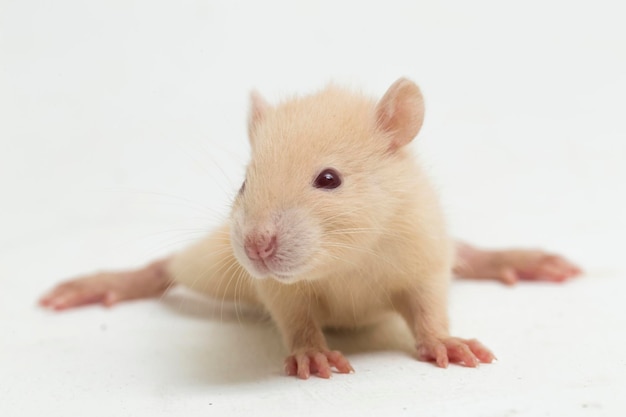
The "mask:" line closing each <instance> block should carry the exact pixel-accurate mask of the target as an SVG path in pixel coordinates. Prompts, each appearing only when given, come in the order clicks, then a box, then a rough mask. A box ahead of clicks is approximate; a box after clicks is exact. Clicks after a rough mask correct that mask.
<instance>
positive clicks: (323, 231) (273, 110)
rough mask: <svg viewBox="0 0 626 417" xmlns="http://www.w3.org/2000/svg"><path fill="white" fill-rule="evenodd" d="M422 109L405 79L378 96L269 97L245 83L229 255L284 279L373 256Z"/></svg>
mask: <svg viewBox="0 0 626 417" xmlns="http://www.w3.org/2000/svg"><path fill="white" fill-rule="evenodd" d="M423 116H424V105H423V99H422V95H421V93H420V90H419V89H418V87H417V86H416V85H415V84H414V83H412V82H411V81H409V80H406V79H400V80H398V81H396V82H395V83H394V84H393V85H392V86H391V87H390V88H389V90H388V91H387V93H386V94H385V95H384V96H383V98H382V99H381V100H380V101H379V102H378V103H376V102H374V101H372V100H370V99H367V98H364V97H363V96H361V95H358V94H354V93H351V92H348V91H344V90H341V89H338V88H335V87H329V88H327V89H325V90H323V91H322V92H320V93H318V94H315V95H312V96H308V97H303V98H297V99H293V100H290V101H286V102H284V103H282V104H279V105H277V106H275V107H274V106H270V105H269V104H267V103H266V102H265V101H264V100H263V99H262V98H261V97H260V96H259V95H258V94H256V93H253V94H252V104H251V111H250V120H249V129H248V130H249V137H250V143H251V148H252V159H251V162H250V164H249V165H248V168H247V172H246V179H245V181H244V182H243V185H242V186H241V189H240V191H239V194H238V196H237V197H236V199H235V202H234V204H233V209H232V214H231V217H232V219H231V220H232V222H231V223H232V227H231V241H232V245H233V248H234V253H235V255H236V257H237V259H238V260H239V262H240V263H241V264H242V265H243V266H244V267H245V268H246V269H247V270H248V272H249V273H250V274H251V275H252V276H254V277H256V278H264V277H270V276H271V277H274V278H276V279H278V280H280V281H282V282H287V283H288V282H295V281H298V280H301V279H316V278H319V277H321V276H324V275H327V273H328V271H329V270H340V269H341V268H344V267H354V265H358V263H359V259H361V258H362V257H364V256H376V254H375V253H373V252H374V251H373V250H372V248H373V246H374V245H375V244H376V242H377V241H378V239H380V238H381V236H383V235H384V234H385V233H389V231H388V230H386V226H387V223H388V221H389V218H390V216H393V215H394V211H396V209H397V207H398V206H399V205H402V201H401V196H402V193H405V192H410V190H406V189H405V188H406V185H405V183H404V182H403V180H402V176H403V171H406V169H405V168H406V166H407V164H409V166H411V165H410V164H411V163H410V162H408V159H407V155H406V152H405V150H404V149H403V148H404V146H405V145H407V144H408V143H409V142H410V141H411V140H412V139H413V138H414V137H415V135H416V134H417V132H418V131H419V129H420V127H421V125H422V121H423ZM409 175H410V174H409ZM399 197H400V198H399Z"/></svg>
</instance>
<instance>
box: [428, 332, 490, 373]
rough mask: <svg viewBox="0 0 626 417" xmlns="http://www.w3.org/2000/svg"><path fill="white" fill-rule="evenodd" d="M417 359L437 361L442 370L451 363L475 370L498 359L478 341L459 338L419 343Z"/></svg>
mask: <svg viewBox="0 0 626 417" xmlns="http://www.w3.org/2000/svg"><path fill="white" fill-rule="evenodd" d="M417 357H418V359H419V360H421V361H435V362H436V363H437V365H438V366H439V367H441V368H447V367H448V363H449V362H453V363H463V364H464V365H465V366H469V367H471V368H475V367H476V366H478V364H479V363H480V362H483V363H491V362H493V360H494V359H495V358H496V357H495V356H494V354H493V353H491V351H490V350H489V349H487V348H486V347H485V346H483V345H482V343H480V342H479V341H478V340H476V339H470V340H466V339H460V338H458V337H448V338H444V339H429V340H426V341H424V342H422V343H419V344H418V345H417Z"/></svg>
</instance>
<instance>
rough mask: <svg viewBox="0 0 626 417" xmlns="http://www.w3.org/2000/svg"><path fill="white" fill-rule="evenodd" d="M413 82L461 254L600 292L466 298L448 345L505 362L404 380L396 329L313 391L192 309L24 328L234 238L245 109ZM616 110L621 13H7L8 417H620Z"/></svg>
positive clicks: (622, 89)
mask: <svg viewBox="0 0 626 417" xmlns="http://www.w3.org/2000/svg"><path fill="white" fill-rule="evenodd" d="M400 76H407V77H409V78H411V79H413V80H415V81H416V82H418V83H419V84H420V86H421V87H422V90H423V92H424V94H425V96H426V103H427V115H426V123H425V125H424V128H423V131H422V132H421V134H420V135H419V136H418V139H417V140H416V143H415V150H416V152H417V153H419V154H420V159H422V160H423V161H424V163H425V164H426V166H427V167H428V169H429V171H430V172H431V174H432V176H433V177H434V179H435V182H436V183H437V184H438V187H439V188H440V190H441V194H442V199H443V201H444V204H445V207H446V211H447V213H448V215H449V219H450V224H451V227H452V230H453V232H454V234H455V235H456V236H459V237H461V238H463V239H465V240H468V241H471V242H474V243H477V244H480V245H484V246H503V245H506V246H513V245H515V246H519V245H522V246H540V247H545V248H548V249H551V250H556V251H559V252H562V253H565V254H567V255H568V256H569V257H570V258H572V259H574V260H576V261H577V262H579V263H580V264H581V265H582V266H583V267H584V268H585V270H586V271H587V274H586V275H585V276H584V277H582V278H580V279H577V280H576V281H574V282H571V283H568V284H566V285H546V284H543V285H542V284H526V285H519V286H517V287H516V288H514V289H510V288H504V287H502V286H500V285H498V284H496V283H476V282H457V283H456V284H455V286H454V287H453V289H452V294H451V303H452V305H451V317H452V323H453V330H454V333H455V334H458V335H461V336H475V337H479V338H480V339H481V340H483V341H484V342H485V343H486V344H487V345H489V346H490V347H492V348H493V350H494V351H495V353H496V354H497V355H498V357H499V359H500V361H499V362H498V363H497V364H495V365H489V366H482V367H481V368H480V369H478V370H473V369H464V368H460V367H451V368H450V369H448V370H445V371H443V370H440V369H436V368H435V367H433V366H431V365H428V364H423V363H420V362H416V361H414V360H413V359H412V358H410V356H409V354H408V352H409V351H410V342H409V341H408V339H407V335H406V333H405V332H404V330H405V329H403V328H402V327H401V326H400V325H399V324H398V323H396V322H394V323H390V324H387V325H386V326H384V327H381V328H377V329H370V330H367V331H363V332H360V333H357V334H351V335H347V336H346V335H343V336H342V335H334V336H332V337H331V343H332V344H333V345H334V346H335V347H338V348H341V349H343V350H344V351H346V352H347V353H348V354H349V358H350V359H351V361H352V364H353V365H354V367H355V368H356V370H357V372H356V373H355V374H354V375H348V376H339V375H337V376H335V377H334V378H333V379H332V380H331V381H322V380H316V379H312V380H309V381H305V382H303V381H296V380H294V379H291V378H286V377H283V376H281V374H280V370H281V364H282V358H283V356H284V355H285V354H286V352H285V351H284V350H283V348H282V346H281V344H280V340H279V338H278V336H277V333H276V331H275V330H274V329H273V328H272V327H271V325H268V324H263V323H253V322H250V320H247V319H245V318H241V317H236V316H235V317H230V318H229V317H228V316H229V315H228V314H226V313H224V314H222V309H221V305H218V306H211V305H208V304H204V303H202V302H200V301H198V300H192V299H189V298H188V296H187V295H185V294H180V293H178V294H172V295H170V296H168V297H166V298H165V299H164V300H163V301H161V302H158V301H154V302H151V301H147V302H137V303H130V304H127V305H122V306H118V307H116V308H114V309H113V310H110V311H108V310H105V309H102V308H99V307H94V308H87V309H83V310H78V311H75V312H68V313H63V314H54V313H49V312H45V311H42V310H40V309H38V308H37V307H36V306H35V300H36V299H37V297H38V296H39V295H40V294H41V293H42V292H43V291H45V290H46V289H48V288H49V287H50V286H52V285H53V284H54V283H55V282H58V281H59V280H61V279H63V278H67V277H71V276H74V275H77V274H80V273H84V272H91V271H93V270H96V269H103V268H123V267H132V266H137V265H140V264H142V263H144V262H147V261H148V260H150V259H153V258H154V257H156V256H160V255H163V254H167V253H170V252H172V251H174V250H176V249H177V248H180V247H182V246H183V245H184V244H186V243H188V242H190V241H193V240H194V239H195V238H198V237H200V236H202V234H203V233H204V232H205V231H206V230H209V229H210V228H211V227H213V226H215V225H216V224H218V222H219V221H220V219H223V218H224V217H225V216H226V215H227V213H228V205H229V201H230V198H231V196H232V195H233V193H234V192H235V191H236V190H237V188H238V187H239V184H240V182H241V180H242V172H243V167H244V166H245V164H246V161H247V152H248V144H247V141H246V134H245V132H246V126H245V119H246V115H247V100H248V92H249V90H250V89H251V88H256V89H258V90H259V91H261V92H262V93H263V94H264V95H265V96H266V97H267V98H268V99H269V100H270V101H275V100H277V99H279V98H280V97H284V96H285V95H290V94H294V93H307V92H312V91H315V89H317V88H320V87H322V86H323V85H324V84H325V83H327V82H329V81H336V82H338V83H341V84H346V85H348V86H352V87H354V88H360V89H362V90H363V91H365V92H367V93H369V94H373V95H381V94H382V93H384V91H385V89H386V88H387V87H388V86H389V85H390V84H391V83H392V82H393V81H394V80H395V79H396V78H398V77H400ZM625 97H626V25H625V24H624V12H623V11H622V10H621V9H620V5H619V2H618V1H614V2H610V1H595V2H578V1H569V2H566V1H545V0H544V1H526V2H503V1H472V2H464V1H441V2H427V1H407V2H399V1H387V2H384V5H383V3H382V2H381V3H380V4H379V5H378V6H373V5H371V4H370V3H366V2H348V1H346V2H338V1H334V2H331V1H317V2H310V3H300V2H288V1H276V0H274V1H269V0H266V1H263V2H227V1H208V0H204V1H171V2H167V1H154V0H152V1H134V0H125V1H106V2H105V1H101V2H95V1H89V2H86V1H72V0H58V1H55V2H46V1H39V2H37V1H27V0H22V1H11V0H0V283H1V284H2V287H1V288H0V329H2V335H1V336H0V415H2V416H25V415H46V416H71V415H89V416H111V415H115V416H131V415H132V416H137V415H146V416H160V415H175V416H195V415H233V416H234V415H266V414H267V415H269V414H270V413H271V414H272V415H309V414H310V415H324V414H329V413H330V414H332V413H333V412H334V413H336V414H337V415H360V416H363V415H383V414H387V415H418V414H419V415H437V416H445V415H450V416H456V415H475V416H517V415H524V416H535V415H536V416H542V415H568V416H574V415H585V416H587V415H592V416H600V415H606V416H621V415H624V413H626V400H625V399H624V397H623V393H624V392H625V390H626V359H625V355H624V353H623V345H624V343H625V342H626V337H625V336H624V331H623V329H624V328H625V325H626V307H625V305H624V304H625V303H624V301H623V294H624V292H625V290H626V284H625V283H624V278H625V275H626V271H625V269H624V267H623V259H624V255H623V252H624V244H623V242H624V237H623V236H624V231H625V229H626V220H624V212H625V210H624V209H625V202H626V193H625V191H624V182H626V168H625V166H626V163H625V161H624V160H625V159H626V128H625V127H624V115H625V114H626V104H625V103H626V100H625Z"/></svg>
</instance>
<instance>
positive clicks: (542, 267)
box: [498, 250, 582, 284]
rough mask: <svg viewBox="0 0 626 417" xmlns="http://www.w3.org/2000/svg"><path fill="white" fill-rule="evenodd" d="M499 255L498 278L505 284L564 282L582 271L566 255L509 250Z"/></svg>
mask: <svg viewBox="0 0 626 417" xmlns="http://www.w3.org/2000/svg"><path fill="white" fill-rule="evenodd" d="M499 257H500V259H499V264H500V270H499V273H498V279H499V280H500V281H502V282H504V283H505V284H515V283H516V282H517V281H519V280H529V281H552V282H563V281H565V280H567V279H569V278H573V277H575V276H577V275H580V274H581V272H582V271H581V270H580V268H579V267H578V266H576V265H575V264H573V263H572V262H570V261H568V260H567V259H565V258H564V257H562V256H560V255H555V254H551V253H546V252H543V251H522V250H509V251H502V252H500V253H499Z"/></svg>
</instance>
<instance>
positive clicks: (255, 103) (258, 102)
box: [248, 90, 270, 145]
mask: <svg viewBox="0 0 626 417" xmlns="http://www.w3.org/2000/svg"><path fill="white" fill-rule="evenodd" d="M269 108H270V105H269V104H268V103H267V101H265V99H264V98H263V97H262V96H261V94H259V93H258V92H257V91H256V90H252V91H251V92H250V115H249V118H248V138H249V139H250V144H251V145H253V144H254V143H253V142H254V136H255V130H256V126H258V124H259V123H260V122H261V120H263V118H264V117H265V114H266V113H267V111H268V109H269Z"/></svg>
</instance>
